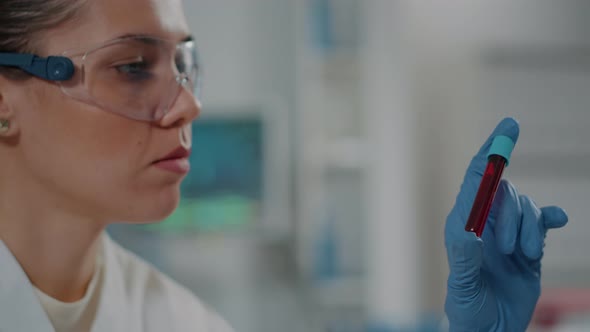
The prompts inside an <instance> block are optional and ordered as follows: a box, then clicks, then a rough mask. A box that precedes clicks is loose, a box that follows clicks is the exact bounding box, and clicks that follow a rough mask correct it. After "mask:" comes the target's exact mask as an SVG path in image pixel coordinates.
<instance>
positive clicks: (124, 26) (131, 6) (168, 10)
mask: <svg viewBox="0 0 590 332" xmlns="http://www.w3.org/2000/svg"><path fill="white" fill-rule="evenodd" d="M128 34H138V35H152V36H155V37H159V38H163V39H170V40H177V41H180V40H182V39H184V38H185V37H186V36H187V35H188V34H189V30H188V25H187V23H186V19H185V16H184V12H183V7H182V0H90V2H89V5H88V6H87V7H85V8H84V9H83V12H82V13H81V14H80V15H78V17H77V18H76V19H74V20H72V21H71V22H68V23H66V24H64V25H63V26H60V27H58V28H56V29H55V31H51V32H50V33H49V34H48V36H47V38H46V40H49V41H50V42H49V43H47V46H46V48H47V50H48V52H49V53H50V54H51V53H58V52H61V51H64V50H66V49H71V48H78V47H89V46H93V45H96V44H97V43H101V42H104V41H107V40H111V39H114V38H117V37H119V36H122V35H128Z"/></svg>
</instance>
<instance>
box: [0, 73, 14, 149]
mask: <svg viewBox="0 0 590 332" xmlns="http://www.w3.org/2000/svg"><path fill="white" fill-rule="evenodd" d="M10 83H11V82H10V81H9V80H7V79H6V78H5V77H3V76H2V74H0V139H2V138H4V137H14V136H16V135H17V134H18V122H17V121H16V116H15V111H14V107H13V106H12V105H11V103H10V98H8V97H9V94H10V86H9V84H10Z"/></svg>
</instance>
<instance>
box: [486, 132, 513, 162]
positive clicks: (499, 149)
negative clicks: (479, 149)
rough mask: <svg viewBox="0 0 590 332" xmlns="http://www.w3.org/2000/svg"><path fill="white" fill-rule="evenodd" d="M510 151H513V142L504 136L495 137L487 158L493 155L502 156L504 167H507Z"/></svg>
mask: <svg viewBox="0 0 590 332" xmlns="http://www.w3.org/2000/svg"><path fill="white" fill-rule="evenodd" d="M512 150H514V141H512V139H511V138H510V137H508V136H504V135H500V136H496V137H494V140H493V141H492V145H491V146H490V149H489V150H488V158H489V157H490V156H491V155H494V154H495V155H499V156H502V157H504V159H506V166H508V164H509V163H510V155H511V154H512Z"/></svg>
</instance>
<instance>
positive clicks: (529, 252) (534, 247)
mask: <svg viewBox="0 0 590 332" xmlns="http://www.w3.org/2000/svg"><path fill="white" fill-rule="evenodd" d="M520 205H521V206H522V227H521V230H520V248H521V249H522V253H523V254H524V255H525V256H526V257H528V258H529V259H531V260H535V259H540V258H541V257H542V256H543V242H544V241H545V230H544V228H545V227H544V226H543V222H542V213H541V210H540V209H539V208H538V207H537V206H536V205H535V203H534V202H533V201H532V200H531V198H530V197H528V196H520Z"/></svg>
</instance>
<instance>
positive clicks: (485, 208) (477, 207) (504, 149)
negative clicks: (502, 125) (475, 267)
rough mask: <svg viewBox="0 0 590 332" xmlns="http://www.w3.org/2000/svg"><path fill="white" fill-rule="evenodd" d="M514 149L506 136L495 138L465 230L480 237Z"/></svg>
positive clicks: (512, 143)
mask: <svg viewBox="0 0 590 332" xmlns="http://www.w3.org/2000/svg"><path fill="white" fill-rule="evenodd" d="M513 149H514V142H513V141H512V139H510V138H509V137H507V136H496V137H494V140H493V141H492V145H491V146H490V149H489V151H488V164H487V166H486V169H485V172H484V173H483V176H482V178H481V182H480V184H479V189H478V190H477V194H476V195H475V201H474V202H473V207H472V208H471V213H470V214H469V218H468V219H467V224H466V225H465V230H466V231H468V232H473V233H475V235H477V237H481V234H482V233H483V229H484V227H485V225H486V220H487V219H488V215H489V213H490V209H491V208H492V202H493V201H494V196H496V190H498V185H499V184H500V179H501V178H502V172H503V171H504V168H505V167H506V166H508V163H509V162H510V154H511V153H512V150H513Z"/></svg>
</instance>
